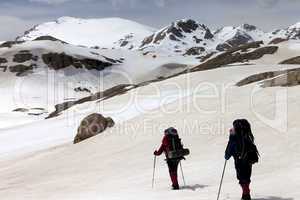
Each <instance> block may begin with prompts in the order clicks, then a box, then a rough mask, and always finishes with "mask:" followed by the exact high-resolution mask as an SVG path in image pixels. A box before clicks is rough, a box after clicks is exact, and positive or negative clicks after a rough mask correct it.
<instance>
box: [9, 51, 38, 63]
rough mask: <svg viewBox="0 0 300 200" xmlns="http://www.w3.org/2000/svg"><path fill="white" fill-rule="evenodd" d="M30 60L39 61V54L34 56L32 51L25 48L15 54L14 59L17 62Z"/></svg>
mask: <svg viewBox="0 0 300 200" xmlns="http://www.w3.org/2000/svg"><path fill="white" fill-rule="evenodd" d="M29 60H33V61H37V60H38V56H34V55H33V54H32V53H30V51H28V50H23V51H19V52H18V53H17V54H15V55H14V58H13V61H14V62H16V63H23V62H26V61H29Z"/></svg>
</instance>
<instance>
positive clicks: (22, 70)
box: [9, 64, 34, 76]
mask: <svg viewBox="0 0 300 200" xmlns="http://www.w3.org/2000/svg"><path fill="white" fill-rule="evenodd" d="M33 68H34V65H23V64H19V65H13V66H9V71H10V72H12V73H16V76H24V75H26V73H30V72H32V70H33Z"/></svg>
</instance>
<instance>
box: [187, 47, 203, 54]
mask: <svg viewBox="0 0 300 200" xmlns="http://www.w3.org/2000/svg"><path fill="white" fill-rule="evenodd" d="M203 51H205V48H204V47H192V48H190V49H188V50H187V51H186V53H185V54H183V55H184V56H185V55H188V56H190V55H192V56H197V55H200V54H201V53H202V52H203Z"/></svg>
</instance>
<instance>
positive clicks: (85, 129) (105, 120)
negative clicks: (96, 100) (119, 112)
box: [74, 113, 115, 144]
mask: <svg viewBox="0 0 300 200" xmlns="http://www.w3.org/2000/svg"><path fill="white" fill-rule="evenodd" d="M114 124H115V122H114V121H113V119H112V118H110V117H103V115H101V114H98V113H93V114H91V115H88V116H87V117H85V118H84V119H83V120H82V121H81V123H80V126H79V127H78V130H77V135H76V136H75V138H74V144H76V143H79V142H81V141H83V140H86V139H88V138H90V137H93V136H95V135H98V134H99V133H102V132H103V131H105V130H106V129H107V128H109V127H113V126H114Z"/></svg>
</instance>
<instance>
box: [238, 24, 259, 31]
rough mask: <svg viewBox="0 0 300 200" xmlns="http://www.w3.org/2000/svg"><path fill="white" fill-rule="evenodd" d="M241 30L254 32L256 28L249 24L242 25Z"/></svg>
mask: <svg viewBox="0 0 300 200" xmlns="http://www.w3.org/2000/svg"><path fill="white" fill-rule="evenodd" d="M241 28H242V29H244V30H246V31H254V30H256V29H257V27H256V26H254V25H251V24H242V25H241Z"/></svg>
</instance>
